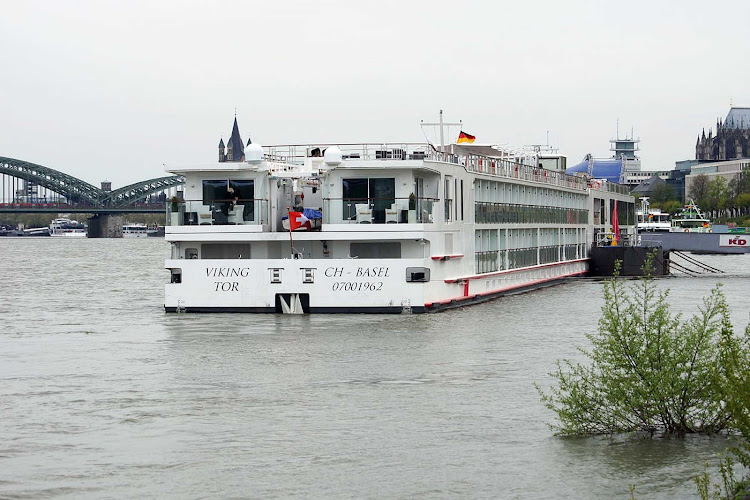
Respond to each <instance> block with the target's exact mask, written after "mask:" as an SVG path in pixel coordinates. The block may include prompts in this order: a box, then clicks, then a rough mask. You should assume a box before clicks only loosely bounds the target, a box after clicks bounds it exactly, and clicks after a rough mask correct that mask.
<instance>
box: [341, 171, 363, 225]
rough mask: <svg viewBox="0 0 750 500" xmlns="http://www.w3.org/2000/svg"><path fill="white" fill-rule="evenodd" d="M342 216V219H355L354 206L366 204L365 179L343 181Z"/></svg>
mask: <svg viewBox="0 0 750 500" xmlns="http://www.w3.org/2000/svg"><path fill="white" fill-rule="evenodd" d="M342 183H343V184H342V187H343V196H342V198H343V203H342V204H343V210H344V213H343V216H344V219H345V220H346V219H354V218H355V214H356V211H355V208H354V205H355V204H360V203H368V201H367V198H368V196H367V179H343V180H342Z"/></svg>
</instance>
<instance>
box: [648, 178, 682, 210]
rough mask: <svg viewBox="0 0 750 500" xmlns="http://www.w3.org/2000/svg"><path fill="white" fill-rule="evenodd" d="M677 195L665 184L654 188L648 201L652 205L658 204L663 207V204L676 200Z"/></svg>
mask: <svg viewBox="0 0 750 500" xmlns="http://www.w3.org/2000/svg"><path fill="white" fill-rule="evenodd" d="M676 199H677V195H676V193H675V191H674V188H673V187H672V186H670V185H668V184H666V183H664V184H657V185H656V186H654V189H653V191H651V196H649V198H648V201H649V202H650V203H651V204H652V205H654V204H658V205H661V206H663V205H664V203H666V202H667V201H670V200H676Z"/></svg>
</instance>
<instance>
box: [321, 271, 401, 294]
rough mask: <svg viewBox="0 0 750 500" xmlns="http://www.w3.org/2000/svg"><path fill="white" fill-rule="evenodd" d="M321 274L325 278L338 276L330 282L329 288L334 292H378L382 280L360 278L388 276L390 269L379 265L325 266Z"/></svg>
mask: <svg viewBox="0 0 750 500" xmlns="http://www.w3.org/2000/svg"><path fill="white" fill-rule="evenodd" d="M323 274H324V275H325V277H326V278H338V279H337V280H336V281H334V282H333V283H332V284H331V290H332V291H334V292H379V291H380V290H382V289H383V282H382V281H378V280H372V281H370V280H367V279H365V280H362V279H361V278H370V279H372V278H390V277H391V269H390V268H389V267H379V266H375V267H360V266H357V267H350V268H347V267H327V268H326V269H325V270H324V271H323ZM358 278H359V279H358ZM339 280H341V281H339Z"/></svg>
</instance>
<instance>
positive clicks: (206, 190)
mask: <svg viewBox="0 0 750 500" xmlns="http://www.w3.org/2000/svg"><path fill="white" fill-rule="evenodd" d="M226 196H227V181H226V179H224V180H215V181H203V204H204V205H210V204H211V203H212V202H213V201H215V200H223V199H224V198H226Z"/></svg>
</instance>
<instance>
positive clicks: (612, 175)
mask: <svg viewBox="0 0 750 500" xmlns="http://www.w3.org/2000/svg"><path fill="white" fill-rule="evenodd" d="M581 172H583V173H587V174H588V175H589V176H591V177H592V178H594V179H604V180H606V181H607V182H617V183H620V184H623V183H624V182H625V169H624V168H623V164H622V159H621V158H608V159H606V160H598V159H594V157H593V156H591V155H586V157H585V158H584V159H583V161H582V162H581V163H579V164H578V165H573V166H572V167H569V168H568V169H567V170H565V173H566V174H572V175H575V174H578V173H581Z"/></svg>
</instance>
